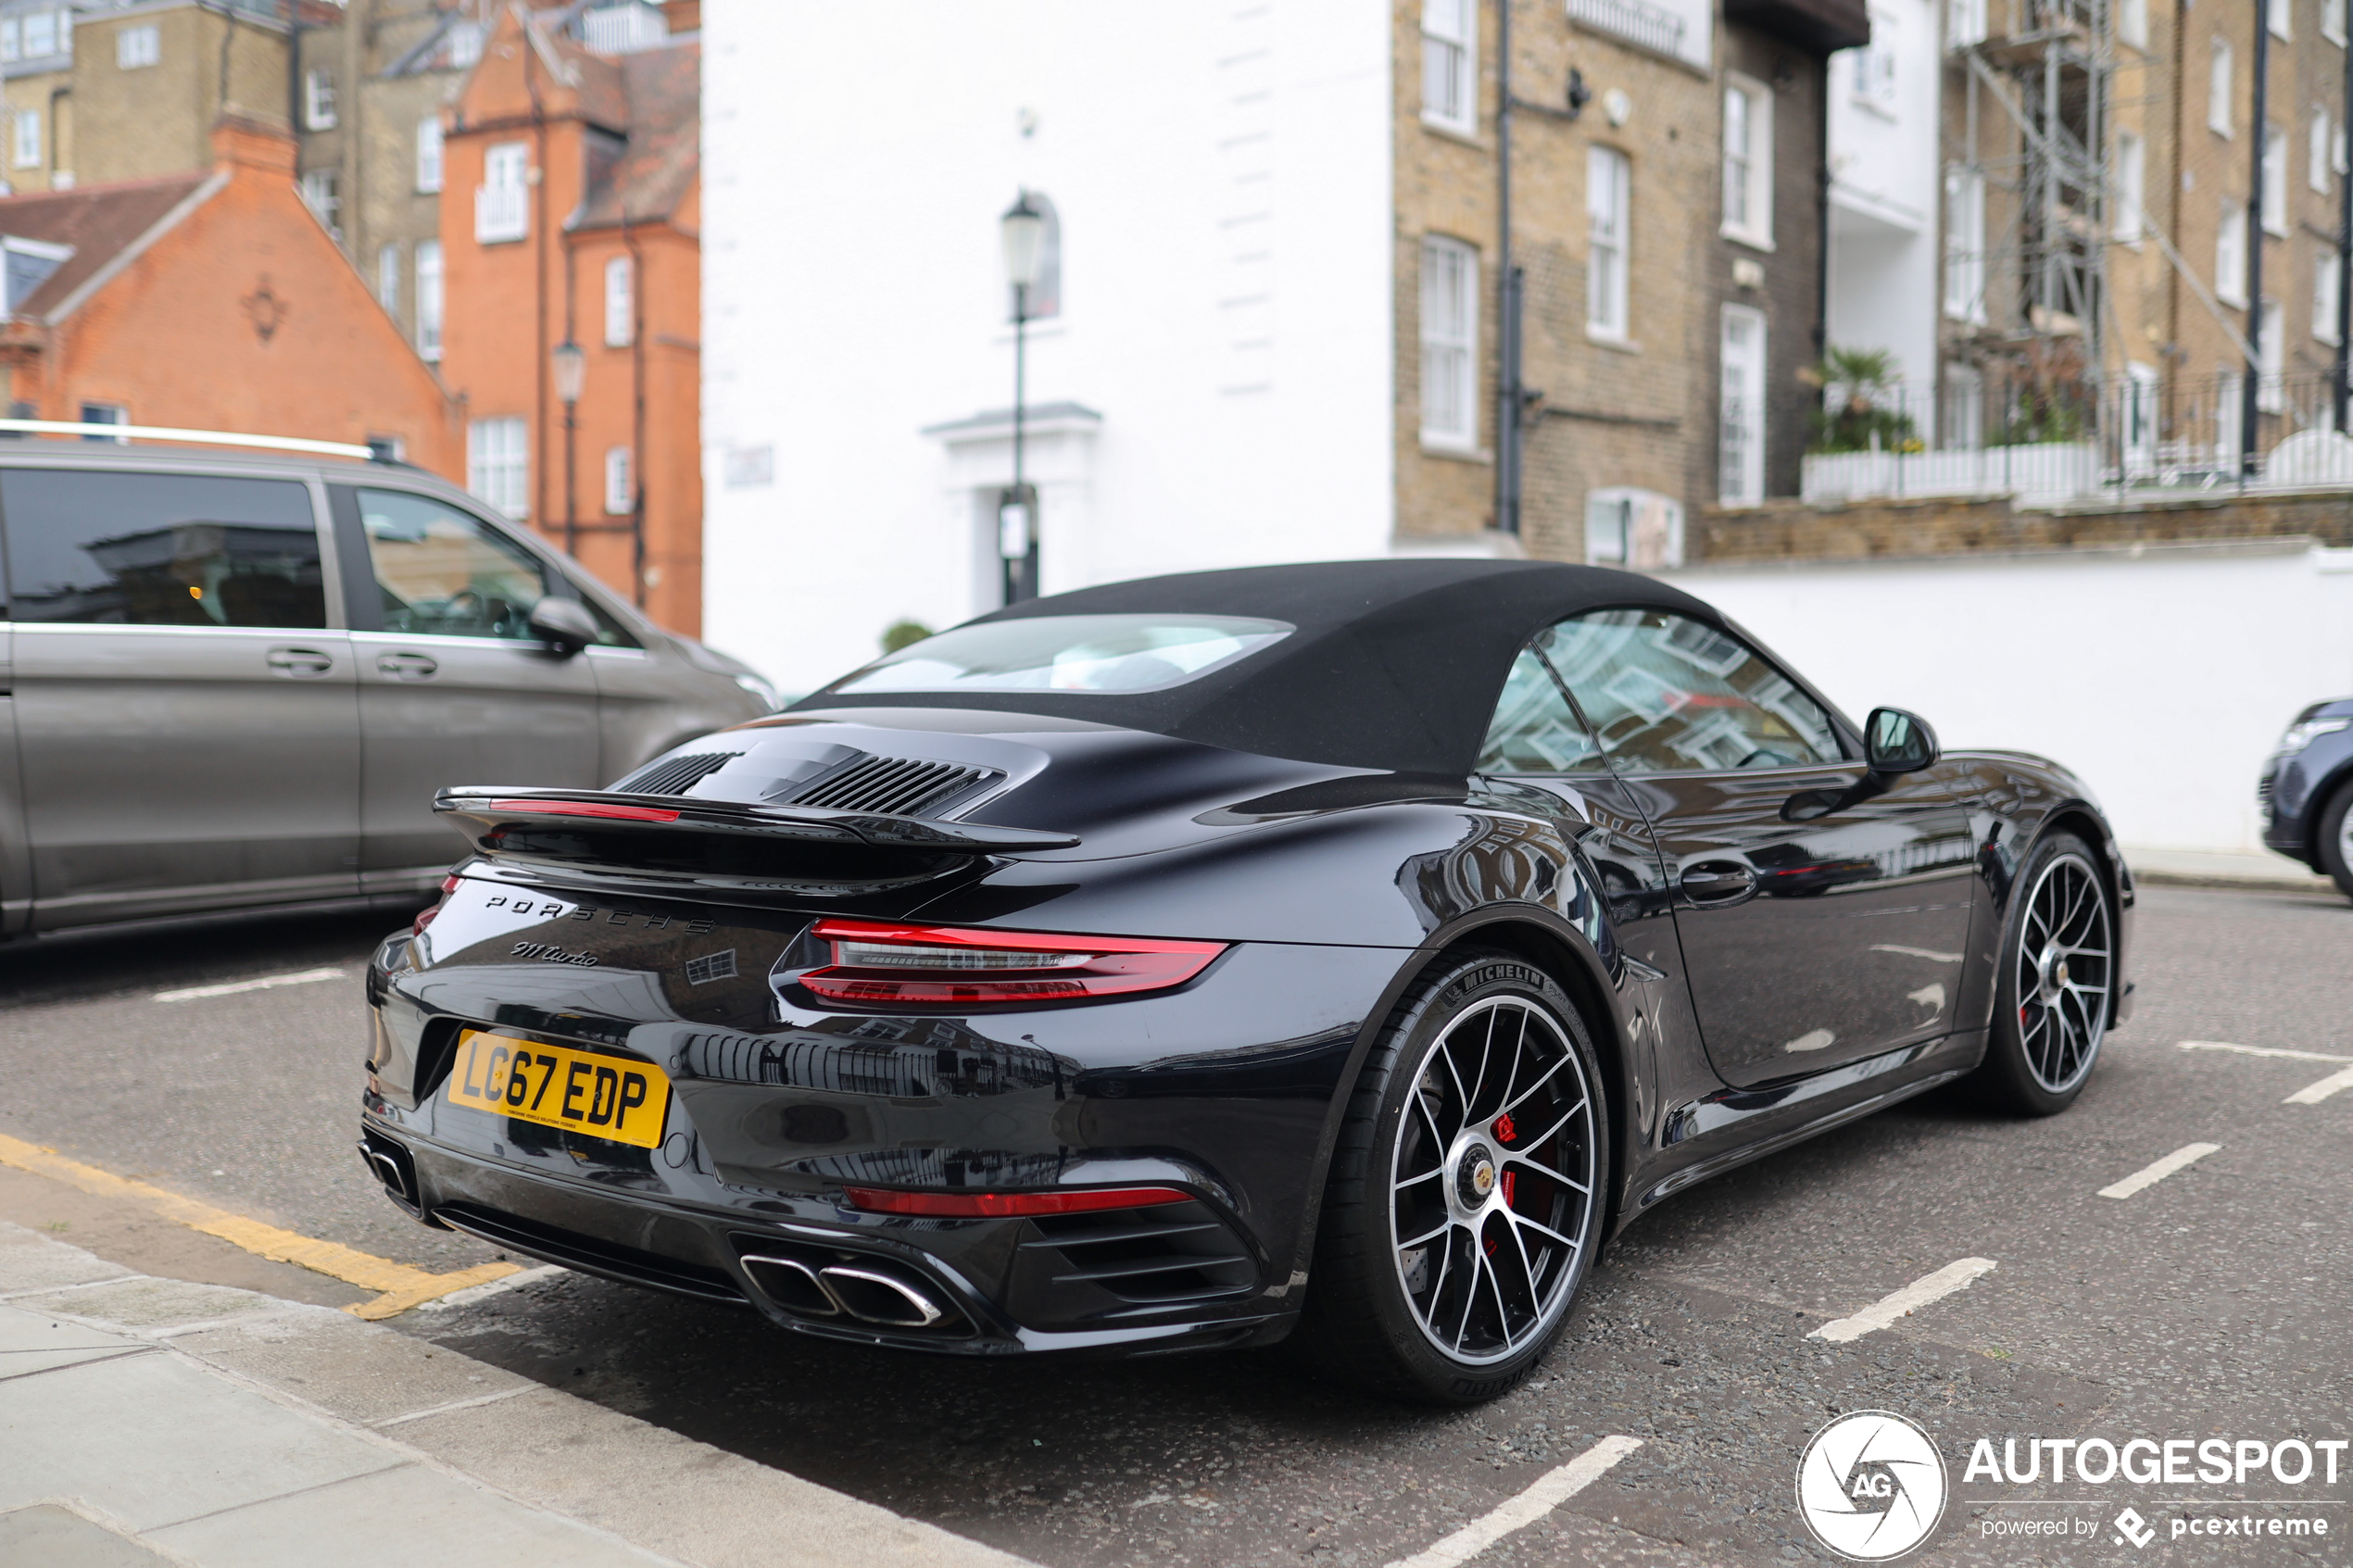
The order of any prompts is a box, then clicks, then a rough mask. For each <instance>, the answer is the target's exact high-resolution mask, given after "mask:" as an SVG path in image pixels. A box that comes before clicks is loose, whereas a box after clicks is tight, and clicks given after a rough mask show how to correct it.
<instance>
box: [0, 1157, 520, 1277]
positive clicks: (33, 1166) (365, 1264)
mask: <svg viewBox="0 0 2353 1568" xmlns="http://www.w3.org/2000/svg"><path fill="white" fill-rule="evenodd" d="M0 1165H13V1166H15V1167H16V1168H17V1169H18V1170H19V1171H30V1172H31V1173H33V1174H34V1175H36V1176H47V1177H49V1178H50V1179H51V1180H53V1181H60V1182H64V1183H65V1184H66V1185H69V1186H75V1187H80V1188H81V1189H82V1191H83V1192H86V1193H89V1194H91V1195H92V1196H93V1197H95V1198H128V1199H130V1200H131V1201H132V1202H134V1203H137V1204H140V1205H142V1206H144V1207H145V1208H148V1209H151V1210H155V1211H156V1212H157V1213H158V1214H161V1215H162V1216H163V1217H164V1218H165V1219H167V1220H170V1221H173V1222H175V1223H179V1224H182V1225H185V1226H187V1227H188V1228H189V1229H190V1230H195V1231H202V1232H203V1233H204V1234H205V1235H207V1236H219V1237H220V1239H221V1240H223V1241H225V1242H228V1243H229V1244H230V1245H231V1246H233V1247H242V1248H245V1250H246V1251H248V1252H251V1253H255V1254H257V1255H258V1256H260V1257H263V1258H268V1259H270V1260H271V1261H273V1262H279V1263H296V1264H299V1265H301V1266H302V1267H303V1268H306V1269H308V1270H310V1271H311V1272H312V1273H321V1274H325V1275H326V1276H327V1277H328V1278H330V1279H339V1280H342V1281H343V1282H344V1283H345V1284H346V1285H356V1286H359V1288H361V1289H362V1290H372V1291H375V1292H377V1293H378V1294H377V1296H376V1298H375V1299H374V1300H372V1301H360V1302H357V1303H355V1304H354V1305H352V1306H348V1307H346V1308H345V1309H344V1311H346V1312H349V1313H351V1314H352V1315H353V1316H354V1317H361V1318H366V1319H369V1320H370V1321H371V1322H372V1321H374V1320H376V1319H378V1318H388V1317H391V1316H393V1315H394V1314H396V1313H398V1312H405V1311H408V1310H409V1308H411V1307H414V1306H417V1305H418V1304H420V1303H421V1302H425V1301H432V1300H434V1299H437V1298H440V1297H444V1296H447V1295H448V1294H449V1293H450V1292H451V1291H453V1290H463V1289H465V1288H467V1287H468V1286H475V1285H487V1284H489V1283H490V1282H491V1281H492V1280H494V1279H504V1278H506V1277H507V1276H508V1275H509V1274H511V1273H518V1272H520V1271H521V1268H522V1265H521V1264H519V1263H483V1264H480V1265H478V1266H476V1267H474V1268H471V1269H459V1270H458V1271H457V1272H456V1273H447V1274H436V1273H429V1272H428V1271H426V1270H424V1269H418V1268H411V1267H410V1266H409V1265H408V1264H407V1263H396V1262H393V1261H391V1260H390V1259H387V1258H378V1257H375V1256H374V1255H372V1254H371V1253H367V1252H362V1251H359V1249H358V1248H350V1247H346V1246H344V1245H343V1244H342V1243H341V1242H337V1241H320V1240H317V1239H315V1238H314V1237H311V1236H298V1235H296V1233H295V1232H293V1231H289V1230H281V1229H279V1228H278V1227H277V1226H276V1225H265V1224H263V1223H261V1222H260V1221H258V1220H249V1219H247V1218H245V1216H244V1215H243V1214H233V1213H231V1212H230V1211H229V1210H226V1209H216V1208H214V1207H213V1206H212V1205H211V1204H209V1203H200V1202H198V1201H197V1200H196V1199H195V1198H182V1196H181V1195H180V1194H178V1193H176V1192H166V1191H165V1190H164V1189H163V1188H161V1187H158V1186H149V1185H147V1184H146V1183H145V1182H140V1181H133V1180H132V1179H131V1178H130V1177H128V1176H118V1175H116V1174H115V1173H113V1172H111V1171H101V1170H99V1169H98V1168H97V1167H96V1166H95V1165H84V1164H83V1163H82V1161H80V1160H69V1159H67V1158H66V1157H65V1156H64V1155H62V1154H59V1153H58V1152H57V1150H56V1149H54V1148H42V1147H41V1146H40V1145H38V1144H29V1143H26V1142H24V1141H23V1140H22V1139H20V1138H12V1137H9V1136H8V1135H6V1134H5V1133H0Z"/></svg>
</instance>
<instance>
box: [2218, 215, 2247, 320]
mask: <svg viewBox="0 0 2353 1568" xmlns="http://www.w3.org/2000/svg"><path fill="white" fill-rule="evenodd" d="M2216 210H2217V214H2218V216H2217V219H2216V221H2215V225H2214V297H2215V298H2217V299H2219V300H2221V302H2222V303H2223V304H2225V305H2229V306H2233V307H2237V308H2238V309H2241V310H2244V309H2246V206H2245V205H2244V204H2242V203H2239V202H2234V201H2233V200H2232V199H2231V198H2230V197H2228V196H2224V197H2223V198H2222V199H2221V203H2220V204H2219V206H2218V207H2217V209H2216Z"/></svg>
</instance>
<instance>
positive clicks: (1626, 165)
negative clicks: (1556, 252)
mask: <svg viewBox="0 0 2353 1568" xmlns="http://www.w3.org/2000/svg"><path fill="white" fill-rule="evenodd" d="M1633 279H1634V161H1633V159H1631V158H1629V157H1627V156H1626V155H1625V154H1624V153H1623V152H1621V151H1619V150H1618V149H1617V148H1616V147H1604V146H1598V145H1595V146H1589V147H1587V148H1586V149H1585V335H1586V336H1587V337H1589V338H1592V339H1593V340H1594V341H1595V342H1597V343H1615V344H1623V343H1626V342H1627V341H1629V338H1630V337H1631V336H1632V334H1633V331H1634V322H1633V316H1634V312H1633V295H1634V286H1633Z"/></svg>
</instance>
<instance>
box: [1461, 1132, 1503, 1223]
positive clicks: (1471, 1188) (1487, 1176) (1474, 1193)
mask: <svg viewBox="0 0 2353 1568" xmlns="http://www.w3.org/2000/svg"><path fill="white" fill-rule="evenodd" d="M1454 1171H1455V1175H1454V1191H1455V1193H1456V1195H1457V1196H1458V1197H1459V1198H1461V1199H1462V1204H1463V1207H1464V1208H1466V1209H1476V1208H1478V1207H1479V1206H1480V1205H1481V1204H1483V1203H1485V1202H1486V1201H1487V1199H1488V1198H1489V1197H1491V1195H1492V1194H1493V1193H1494V1191H1495V1183H1496V1180H1497V1177H1496V1173H1495V1157H1494V1155H1493V1154H1492V1153H1491V1152H1490V1151H1489V1150H1488V1149H1487V1148H1486V1147H1485V1146H1484V1145H1480V1144H1473V1145H1471V1146H1470V1147H1469V1148H1466V1149H1465V1150H1463V1153H1462V1159H1461V1162H1460V1163H1459V1164H1457V1165H1456V1166H1455V1168H1454Z"/></svg>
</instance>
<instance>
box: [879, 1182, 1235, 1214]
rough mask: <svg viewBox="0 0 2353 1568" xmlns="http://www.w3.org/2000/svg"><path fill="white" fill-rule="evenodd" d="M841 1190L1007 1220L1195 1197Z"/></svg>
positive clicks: (906, 1208)
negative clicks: (1022, 1216)
mask: <svg viewBox="0 0 2353 1568" xmlns="http://www.w3.org/2000/svg"><path fill="white" fill-rule="evenodd" d="M842 1190H843V1193H844V1195H845V1196H847V1197H848V1198H849V1203H850V1207H852V1208H854V1209H863V1210H868V1211H870V1212H872V1213H876V1214H914V1215H919V1216H921V1217H922V1218H924V1219H927V1220H1004V1219H1013V1218H1016V1217H1018V1216H1021V1215H1024V1214H1084V1213H1088V1212H1090V1211H1092V1210H1098V1209H1148V1208H1151V1206H1153V1205H1154V1204H1160V1203H1189V1202H1191V1201H1192V1197H1193V1195H1192V1194H1191V1193H1189V1192H1179V1191H1177V1190H1176V1188H1175V1187H1088V1188H1085V1189H1083V1190H1081V1191H1077V1192H901V1191H899V1190H897V1189H894V1188H891V1187H845V1188H843V1189H842Z"/></svg>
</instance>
